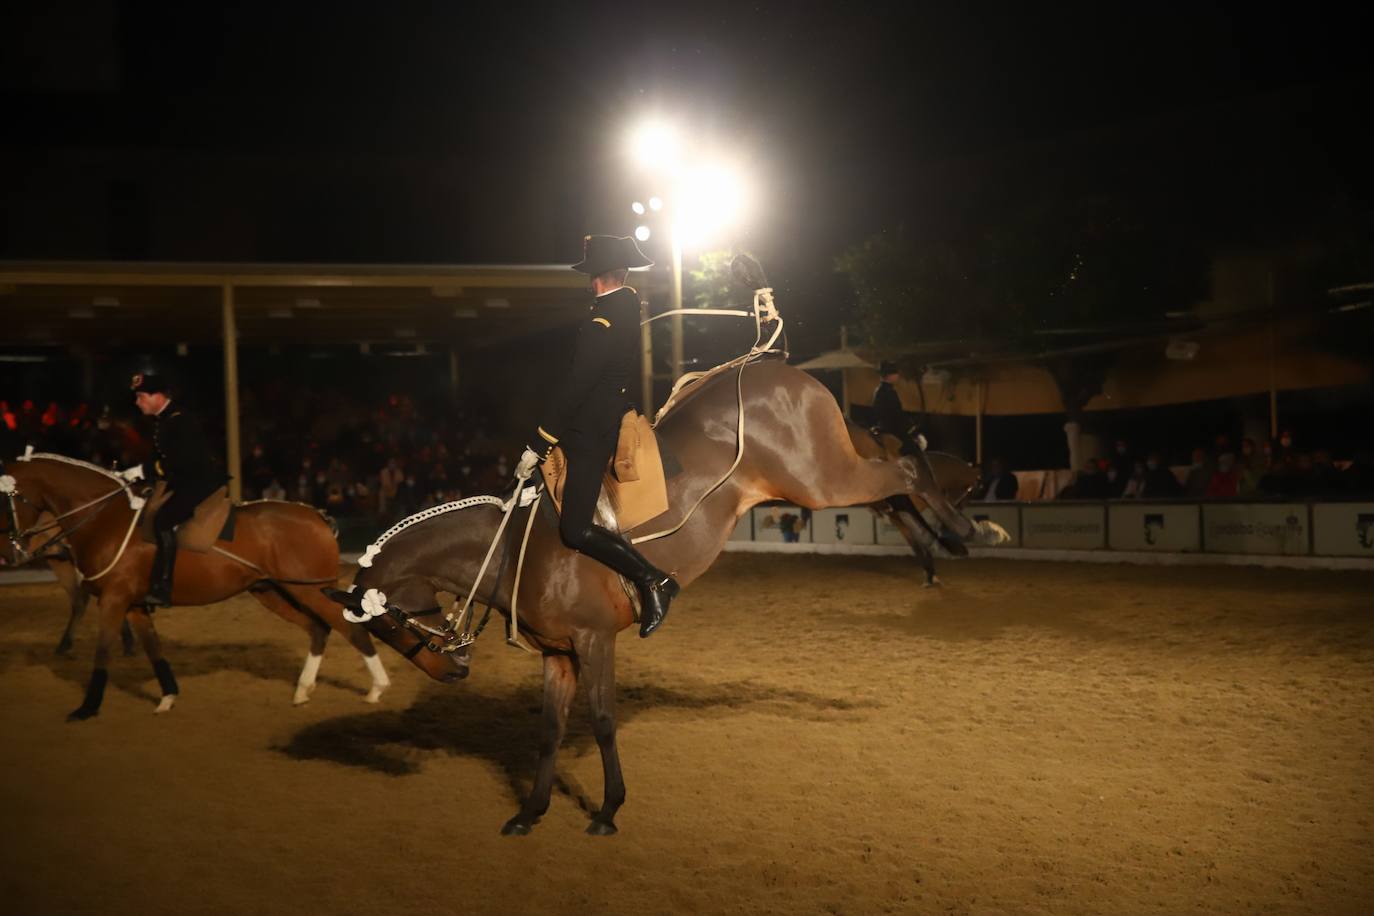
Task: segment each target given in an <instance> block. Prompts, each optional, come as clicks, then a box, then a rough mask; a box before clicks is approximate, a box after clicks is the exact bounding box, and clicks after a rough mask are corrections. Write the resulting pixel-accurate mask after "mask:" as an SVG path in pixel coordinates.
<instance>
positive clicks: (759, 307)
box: [630, 287, 783, 544]
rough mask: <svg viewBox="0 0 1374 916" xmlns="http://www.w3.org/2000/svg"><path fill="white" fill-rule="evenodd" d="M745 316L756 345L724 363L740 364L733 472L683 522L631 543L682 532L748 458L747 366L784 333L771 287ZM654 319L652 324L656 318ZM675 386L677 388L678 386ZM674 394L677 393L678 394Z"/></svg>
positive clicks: (756, 294) (759, 295) (756, 298)
mask: <svg viewBox="0 0 1374 916" xmlns="http://www.w3.org/2000/svg"><path fill="white" fill-rule="evenodd" d="M676 311H684V312H685V311H691V312H693V313H705V314H708V315H709V314H723V313H722V312H717V311H716V310H715V309H691V310H688V309H681V310H676ZM664 314H665V315H670V314H673V312H665V313H664ZM744 314H752V315H753V316H754V327H755V331H756V333H755V336H754V345H753V346H752V347H750V348H749V352H748V353H746V354H745V355H744V356H741V357H737V358H736V359H733V360H731V361H730V362H729V363H725V364H724V365H731V364H733V363H739V373H738V375H737V376H736V379H735V396H736V399H737V403H738V404H739V409H738V411H737V414H738V415H737V418H736V421H735V460H734V461H733V462H731V464H730V467H729V469H728V470H727V471H726V472H725V473H724V474H723V475H721V478H720V479H719V480H717V481H716V482H715V483H713V484H711V486H709V487H707V488H706V490H705V492H703V493H702V494H701V496H699V497H697V501H696V502H695V503H693V504H692V508H690V509H688V510H687V512H686V514H684V515H683V516H682V520H681V521H679V522H678V523H677V524H676V525H674V526H673V527H671V528H668V529H666V530H664V531H655V532H653V533H652V534H641V535H640V536H639V537H637V538H631V539H630V543H631V544H642V543H644V542H645V541H654V540H658V539H659V538H665V537H668V536H669V535H671V534H676V533H677V532H678V531H680V530H681V529H682V526H683V525H685V524H687V520H688V519H690V518H691V517H692V515H693V514H694V513H695V512H696V511H697V509H698V508H700V507H701V504H702V503H704V502H705V501H706V498H707V497H708V496H710V495H711V494H712V493H714V492H716V490H718V489H720V487H721V485H722V484H724V483H725V481H727V480H729V479H730V478H731V476H733V475H734V473H735V470H736V469H737V468H738V467H739V464H740V461H741V460H742V459H743V458H744V367H745V366H747V365H748V364H749V363H750V362H751V361H753V360H754V359H757V358H758V357H760V356H762V355H763V354H765V353H769V352H771V351H772V349H773V344H774V343H776V342H777V339H778V337H779V336H780V335H781V334H782V325H783V321H782V316H781V315H779V314H778V309H777V307H776V306H775V305H774V304H773V290H772V288H771V287H764V288H762V289H756V290H754V310H753V311H752V312H746V313H744ZM658 317H660V318H661V317H663V316H662V315H660V316H658ZM650 320H651V321H652V320H653V319H650ZM766 320H767V321H775V322H777V326H776V327H775V328H773V333H772V334H771V335H770V336H769V338H768V340H767V341H766V342H764V343H760V341H762V340H763V322H764V321H766ZM717 368H719V367H717ZM712 371H714V370H712ZM674 387H675V388H676V386H674ZM674 394H676V391H674ZM671 402H672V399H671V397H670V398H669V403H671ZM667 409H668V405H667V404H665V405H664V407H663V410H662V411H660V412H659V415H658V418H657V419H659V420H661V419H662V418H663V416H664V415H665V414H666V413H667ZM655 425H657V424H655Z"/></svg>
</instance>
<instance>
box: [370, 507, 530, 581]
mask: <svg viewBox="0 0 1374 916" xmlns="http://www.w3.org/2000/svg"><path fill="white" fill-rule="evenodd" d="M505 505H506V503H505V501H504V500H502V499H500V498H498V497H495V496H469V497H467V498H466V499H460V500H457V501H456V502H451V503H444V504H443V505H441V506H431V507H430V508H428V509H424V510H422V511H420V512H416V513H415V514H414V515H409V516H406V517H405V518H403V519H401V520H400V521H399V522H397V523H396V524H394V525H392V526H391V527H390V528H388V529H386V531H384V532H382V536H381V537H379V538H377V540H375V541H373V542H372V543H371V544H369V545H368V547H367V550H365V551H364V552H363V555H362V556H361V557H359V558H358V565H359V566H362V567H368V566H371V565H372V561H373V559H374V558H375V557H376V556H377V554H379V553H381V552H382V546H383V545H384V544H386V542H387V541H389V540H391V539H392V538H394V537H395V536H396V535H398V534H400V533H401V532H402V531H405V530H406V529H407V528H409V527H411V526H412V525H418V524H420V522H427V521H429V520H430V519H432V518H437V517H438V516H440V515H445V514H447V513H449V512H457V511H458V510H459V509H471V508H472V507H473V506H505Z"/></svg>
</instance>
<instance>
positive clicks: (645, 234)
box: [635, 226, 650, 242]
mask: <svg viewBox="0 0 1374 916" xmlns="http://www.w3.org/2000/svg"><path fill="white" fill-rule="evenodd" d="M649 235H650V233H649V227H648V226H640V227H639V228H638V229H636V230H635V238H637V239H639V240H640V241H641V242H647V241H649Z"/></svg>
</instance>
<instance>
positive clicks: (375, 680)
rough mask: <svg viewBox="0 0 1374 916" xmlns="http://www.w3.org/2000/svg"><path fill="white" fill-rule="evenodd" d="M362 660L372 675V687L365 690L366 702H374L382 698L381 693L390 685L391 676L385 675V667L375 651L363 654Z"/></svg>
mask: <svg viewBox="0 0 1374 916" xmlns="http://www.w3.org/2000/svg"><path fill="white" fill-rule="evenodd" d="M363 661H364V662H365V663H366V664H367V670H368V672H369V673H371V675H372V689H371V690H369V691H368V692H367V702H369V703H376V702H377V701H378V700H380V699H381V698H382V693H383V692H384V691H385V690H386V689H387V688H388V687H390V686H391V678H389V677H387V676H386V669H385V668H383V667H382V660H381V658H379V657H378V656H377V655H376V653H373V654H372V655H364V656H363Z"/></svg>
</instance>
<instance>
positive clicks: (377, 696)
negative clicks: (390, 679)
mask: <svg viewBox="0 0 1374 916" xmlns="http://www.w3.org/2000/svg"><path fill="white" fill-rule="evenodd" d="M385 689H386V688H384V687H373V688H372V689H371V690H369V691H368V692H367V696H365V697H363V702H364V703H380V702H382V691H383V690H385Z"/></svg>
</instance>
